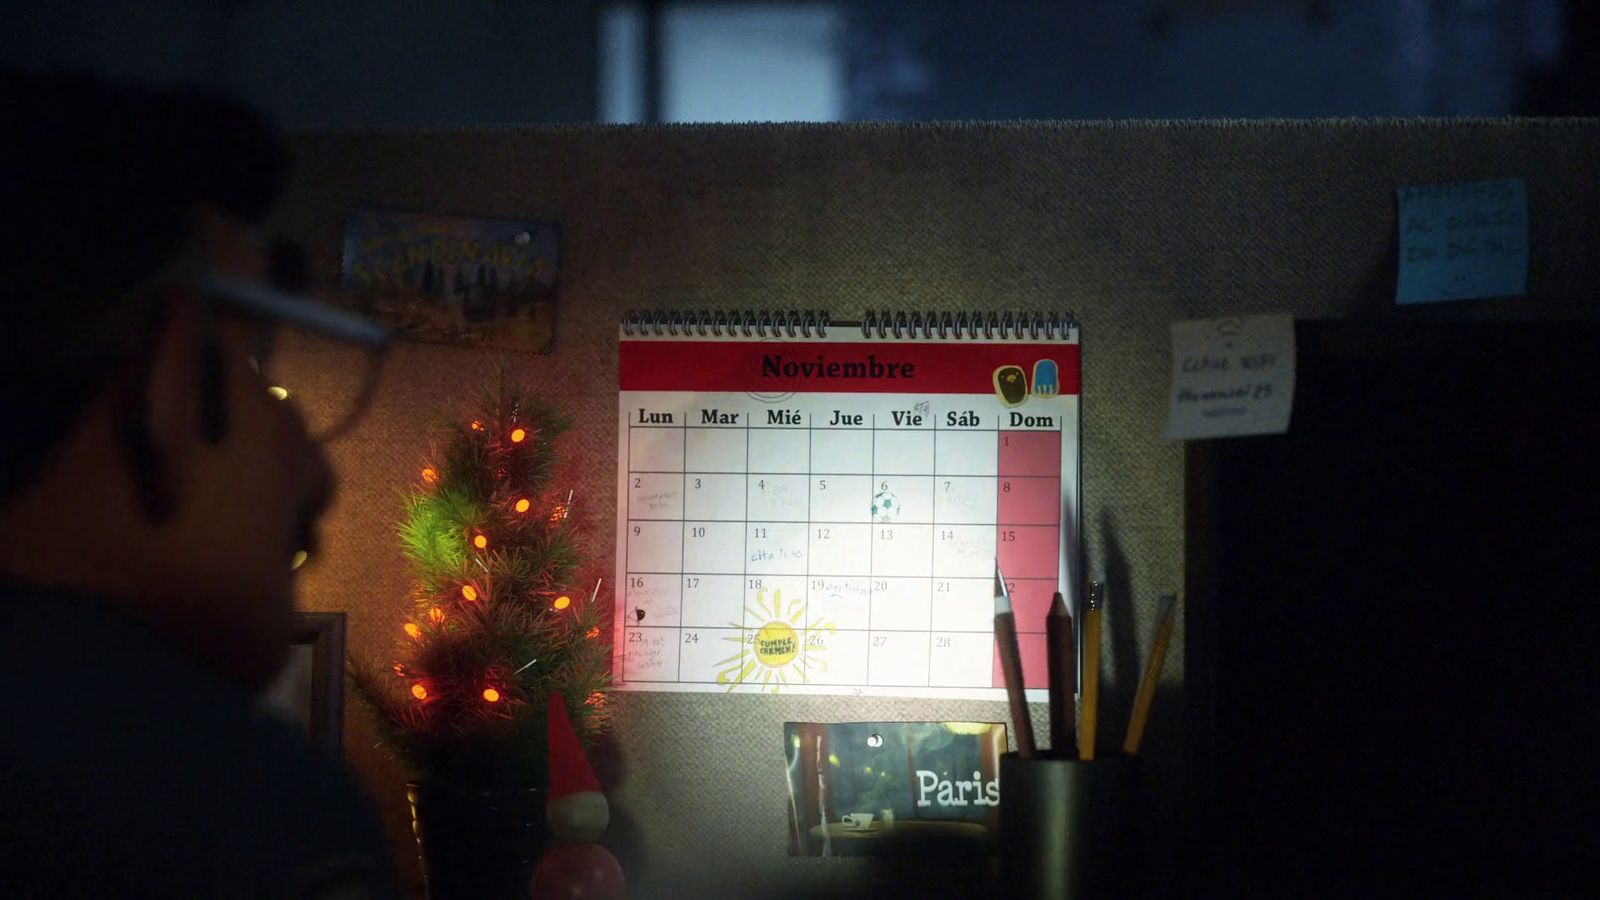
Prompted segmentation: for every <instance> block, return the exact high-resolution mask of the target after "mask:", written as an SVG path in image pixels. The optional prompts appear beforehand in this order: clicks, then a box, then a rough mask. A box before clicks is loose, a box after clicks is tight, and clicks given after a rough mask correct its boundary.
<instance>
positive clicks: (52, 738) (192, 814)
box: [0, 609, 386, 893]
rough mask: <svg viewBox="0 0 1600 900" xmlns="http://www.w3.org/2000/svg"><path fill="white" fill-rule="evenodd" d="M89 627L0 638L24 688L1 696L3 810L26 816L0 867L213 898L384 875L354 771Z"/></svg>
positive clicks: (114, 633) (4, 837)
mask: <svg viewBox="0 0 1600 900" xmlns="http://www.w3.org/2000/svg"><path fill="white" fill-rule="evenodd" d="M4 617H5V618H8V619H10V620H11V621H10V622H0V631H3V630H4V629H5V628H6V627H7V626H8V625H9V626H12V627H14V626H16V625H17V622H16V614H15V610H14V609H13V610H12V614H11V615H8V616H4ZM50 618H51V617H49V616H42V617H41V619H43V620H48V619H50ZM68 618H74V617H68ZM85 623H89V624H85ZM93 623H94V617H93V615H92V614H91V615H90V616H89V617H88V618H81V619H76V621H75V622H73V623H68V622H63V621H61V620H60V619H59V618H58V619H57V620H56V627H58V628H65V627H67V626H68V625H69V624H76V625H78V626H79V627H83V628H87V629H89V632H90V633H74V632H70V631H60V630H56V631H51V630H49V628H50V626H48V625H47V624H46V622H45V621H39V622H37V623H36V624H37V626H39V627H41V628H43V629H45V630H42V631H38V632H36V633H35V634H34V635H33V638H32V639H31V640H18V639H17V635H15V633H13V634H12V635H11V636H10V637H0V684H11V685H13V686H26V689H24V690H3V691H0V721H6V722H9V723H14V725H15V727H14V728H13V729H12V734H11V735H10V736H8V737H5V738H0V806H3V807H5V808H7V809H9V810H12V811H14V812H19V813H20V815H12V814H8V817H5V818H9V819H10V821H9V823H6V824H0V848H9V849H0V856H16V857H21V858H18V859H11V860H8V861H7V862H9V863H10V864H12V865H16V866H20V867H21V870H24V871H26V870H30V869H31V870H33V871H34V872H36V873H37V874H38V875H39V876H40V877H50V876H52V875H54V876H56V877H60V876H61V874H62V873H63V872H65V873H67V875H68V876H71V877H90V878H94V879H96V883H101V884H108V883H126V884H128V885H129V886H133V885H145V884H148V885H157V884H160V885H171V886H172V887H174V888H180V889H181V888H183V887H185V886H187V887H191V888H193V889H196V890H199V891H200V892H201V893H211V892H212V889H214V888H215V887H217V886H221V885H227V884H245V885H249V884H254V885H266V884H281V883H283V882H284V881H285V880H287V881H291V882H292V881H294V880H296V879H302V880H304V879H311V880H316V879H320V878H324V877H326V878H330V879H337V878H339V877H342V876H341V873H346V874H348V873H349V872H358V871H360V870H361V869H362V868H363V867H369V868H370V867H373V866H378V867H382V866H384V865H386V860H384V859H383V839H382V833H381V829H379V827H378V825H377V822H376V819H375V818H374V817H373V816H372V814H371V811H370V807H369V806H368V804H367V802H366V798H365V797H364V795H363V794H362V792H361V790H360V789H359V788H358V787H357V785H356V783H355V780H354V779H353V778H352V777H351V775H350V773H349V772H348V771H347V770H346V769H344V767H342V766H339V765H336V764H333V763H329V762H327V761H325V760H322V759H320V758H319V757H317V756H316V755H315V754H314V753H312V752H311V750H310V747H309V746H308V744H307V742H306V740H305V738H304V736H303V735H302V734H301V733H300V732H299V731H298V730H297V729H295V728H294V727H293V726H292V725H290V724H288V723H286V722H282V721H279V720H277V719H275V718H273V717H271V716H269V715H266V714H264V713H262V712H260V711H259V710H258V709H257V708H256V707H255V704H254V703H253V702H252V698H251V697H250V696H249V695H248V694H246V693H245V692H244V691H242V690H241V689H239V688H236V687H234V686H232V685H230V684H228V683H226V682H223V681H221V680H220V679H215V678H211V677H208V676H206V675H205V674H204V673H202V672H200V671H199V670H197V669H195V668H194V667H192V666H190V665H188V664H187V663H186V662H185V661H183V660H182V659H179V658H176V657H174V656H173V655H172V654H170V653H168V652H164V651H163V650H162V648H161V647H160V645H159V644H152V643H149V642H146V641H144V640H142V639H141V638H140V637H139V636H138V635H137V634H136V633H134V634H124V633H122V631H121V629H120V628H119V626H117V625H115V624H112V625H108V626H105V627H104V629H103V630H102V628H101V626H100V625H97V624H93ZM8 832H14V833H8ZM86 864H88V865H98V866H102V867H104V868H103V870H101V871H100V872H95V871H94V870H92V869H91V870H88V871H84V870H83V868H82V867H83V866H85V865H86ZM5 868H6V865H5V864H4V863H0V872H3V871H4V870H5ZM16 872H17V870H16V869H13V874H16ZM0 880H3V878H0ZM208 886H209V888H208Z"/></svg>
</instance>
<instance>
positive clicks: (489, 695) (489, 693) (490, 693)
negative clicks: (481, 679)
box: [483, 688, 500, 703]
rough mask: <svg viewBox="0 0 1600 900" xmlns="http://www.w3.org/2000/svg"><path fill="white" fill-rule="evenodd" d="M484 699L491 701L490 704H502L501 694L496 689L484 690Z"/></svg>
mask: <svg viewBox="0 0 1600 900" xmlns="http://www.w3.org/2000/svg"><path fill="white" fill-rule="evenodd" d="M483 699H485V700H487V701H489V702H490V703H499V702H500V692H499V691H497V690H495V689H494V688H484V689H483Z"/></svg>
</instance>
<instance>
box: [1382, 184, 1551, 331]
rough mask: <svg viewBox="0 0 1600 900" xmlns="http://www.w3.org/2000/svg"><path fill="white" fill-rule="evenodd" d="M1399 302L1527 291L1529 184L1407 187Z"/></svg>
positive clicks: (1402, 196) (1402, 198) (1402, 193)
mask: <svg viewBox="0 0 1600 900" xmlns="http://www.w3.org/2000/svg"><path fill="white" fill-rule="evenodd" d="M1397 196H1398V199H1399V211H1400V215H1399V226H1400V272H1399V277H1398V279H1397V280H1396V282H1395V293H1394V299H1395V302H1396V303H1400V304H1409V303H1437V302H1439V301H1441V300H1472V299H1476V298H1479V297H1520V296H1522V295H1523V294H1525V293H1526V292H1527V290H1528V189H1527V186H1526V185H1525V184H1524V183H1523V181H1522V179H1520V178H1501V179H1496V180H1493V181H1472V182H1462V183H1458V184H1424V185H1417V186H1413V187H1403V188H1400V189H1399V191H1398V192H1397Z"/></svg>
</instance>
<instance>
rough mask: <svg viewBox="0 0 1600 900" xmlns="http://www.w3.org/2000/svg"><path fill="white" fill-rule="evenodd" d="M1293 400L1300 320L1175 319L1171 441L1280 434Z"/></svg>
mask: <svg viewBox="0 0 1600 900" xmlns="http://www.w3.org/2000/svg"><path fill="white" fill-rule="evenodd" d="M1293 405H1294V318H1293V317H1292V316H1287V315H1263V316H1244V317H1242V318H1241V317H1237V316H1229V317H1225V318H1221V319H1203V320H1200V321H1197V322H1173V323H1172V395H1171V405H1170V407H1169V408H1168V412H1167V440H1169V441H1182V440H1188V439H1191V438H1214V437H1231V436H1234V435H1245V434H1282V433H1283V432H1285V431H1288V430H1289V411H1290V409H1291V408H1292V407H1293Z"/></svg>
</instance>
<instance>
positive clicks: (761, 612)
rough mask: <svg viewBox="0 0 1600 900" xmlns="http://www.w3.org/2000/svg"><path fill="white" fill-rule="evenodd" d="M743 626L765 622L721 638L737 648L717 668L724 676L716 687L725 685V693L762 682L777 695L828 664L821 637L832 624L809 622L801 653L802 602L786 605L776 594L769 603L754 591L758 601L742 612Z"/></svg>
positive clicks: (719, 676)
mask: <svg viewBox="0 0 1600 900" xmlns="http://www.w3.org/2000/svg"><path fill="white" fill-rule="evenodd" d="M744 611H745V617H746V621H752V622H763V623H765V624H763V625H762V626H761V627H759V628H757V629H755V631H754V632H753V633H752V632H748V631H741V633H740V634H739V635H738V636H735V637H726V638H723V640H725V641H732V642H734V643H736V644H738V645H739V652H738V653H735V654H733V655H732V656H730V657H728V658H727V659H724V660H722V661H720V662H718V663H717V665H718V666H719V667H726V668H723V669H722V671H720V672H718V673H717V684H725V685H727V686H728V690H730V691H731V690H733V689H734V688H736V687H738V686H739V685H741V684H745V683H751V684H754V683H755V682H756V681H757V679H759V680H760V682H761V689H762V690H771V691H772V693H774V694H776V693H778V690H779V689H780V688H781V687H782V686H783V685H786V684H789V683H790V682H791V681H793V680H798V681H800V682H806V681H810V680H811V679H810V677H809V674H810V672H811V671H812V670H817V671H824V670H826V669H827V668H828V663H827V661H826V660H824V659H823V658H822V657H823V653H824V651H825V650H826V649H827V648H826V647H825V646H824V645H823V643H822V639H821V635H823V634H832V633H833V632H834V627H833V624H832V623H831V622H827V621H817V622H811V623H809V624H810V631H809V632H808V634H809V635H810V637H809V638H807V640H808V641H809V643H808V644H807V646H806V647H805V648H804V650H805V652H803V653H802V652H801V647H800V641H801V640H802V639H801V637H800V631H801V629H802V628H804V627H805V625H803V624H802V623H804V622H805V620H806V602H805V600H801V599H795V600H790V601H789V602H788V603H787V604H785V603H784V602H783V591H782V590H774V591H773V592H772V599H771V601H770V602H769V601H768V600H767V591H766V588H762V589H760V590H757V591H756V602H755V603H754V604H753V605H750V606H746V607H745V608H744ZM733 627H735V628H740V629H743V628H744V626H743V625H741V624H739V623H734V626H733Z"/></svg>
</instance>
